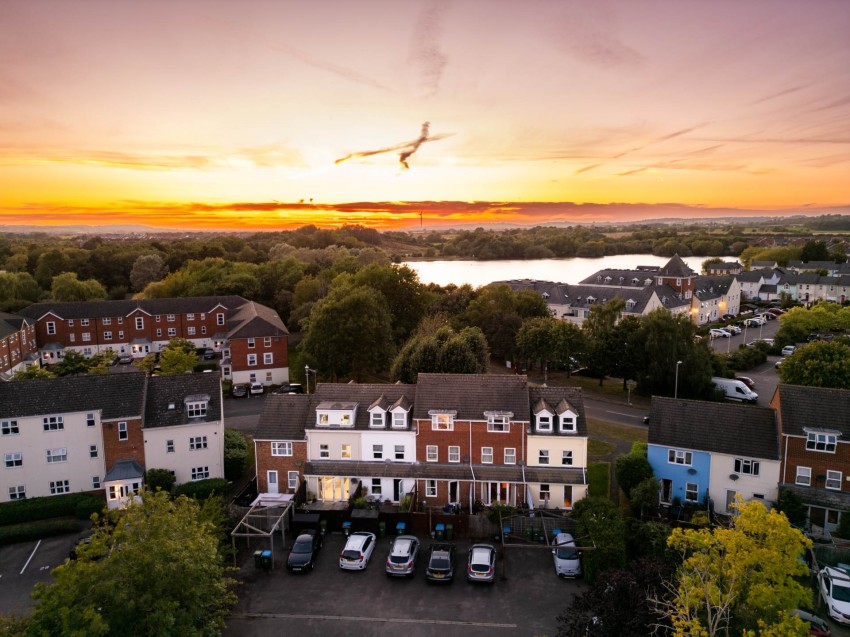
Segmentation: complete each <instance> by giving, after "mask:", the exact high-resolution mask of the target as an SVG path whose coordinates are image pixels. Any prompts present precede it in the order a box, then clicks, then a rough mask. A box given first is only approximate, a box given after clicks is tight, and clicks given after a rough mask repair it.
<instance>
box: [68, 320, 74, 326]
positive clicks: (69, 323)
mask: <svg viewBox="0 0 850 637" xmlns="http://www.w3.org/2000/svg"><path fill="white" fill-rule="evenodd" d="M68 327H74V319H68Z"/></svg>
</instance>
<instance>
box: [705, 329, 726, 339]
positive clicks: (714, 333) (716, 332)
mask: <svg viewBox="0 0 850 637" xmlns="http://www.w3.org/2000/svg"><path fill="white" fill-rule="evenodd" d="M708 335H709V336H710V337H711V338H729V337H730V336H732V333H731V332H727V331H726V330H724V329H721V328H719V327H716V328H714V329H711V330H708Z"/></svg>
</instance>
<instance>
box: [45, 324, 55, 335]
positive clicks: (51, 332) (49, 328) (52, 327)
mask: <svg viewBox="0 0 850 637" xmlns="http://www.w3.org/2000/svg"><path fill="white" fill-rule="evenodd" d="M45 325H46V326H47V335H48V336H54V335H55V334H56V322H55V321H47V323H46V324H45Z"/></svg>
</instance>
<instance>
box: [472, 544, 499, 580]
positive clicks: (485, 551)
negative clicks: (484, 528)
mask: <svg viewBox="0 0 850 637" xmlns="http://www.w3.org/2000/svg"><path fill="white" fill-rule="evenodd" d="M466 581H468V582H485V583H487V584H492V583H493V582H495V581H496V549H495V547H494V546H493V545H492V544H473V545H472V546H471V547H470V549H469V557H468V560H467V565H466Z"/></svg>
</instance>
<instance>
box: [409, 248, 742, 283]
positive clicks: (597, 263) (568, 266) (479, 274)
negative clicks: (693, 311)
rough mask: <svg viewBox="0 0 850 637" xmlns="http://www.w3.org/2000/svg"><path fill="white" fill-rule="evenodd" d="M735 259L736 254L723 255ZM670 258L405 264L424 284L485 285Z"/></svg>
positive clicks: (695, 262) (572, 279)
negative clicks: (730, 255) (731, 255)
mask: <svg viewBox="0 0 850 637" xmlns="http://www.w3.org/2000/svg"><path fill="white" fill-rule="evenodd" d="M710 258H712V257H683V258H682V260H683V261H684V262H685V263H687V264H688V266H689V267H690V268H691V269H692V270H693V271H694V272H696V273H698V274H699V273H700V271H701V270H702V262H703V261H705V260H706V259H710ZM721 258H723V259H724V260H729V261H731V260H733V257H721ZM669 260H670V258H669V257H656V256H653V255H651V254H618V255H615V256H609V257H602V258H601V259H582V258H578V257H576V258H573V259H530V260H523V259H516V260H507V261H408V262H406V263H405V265H407V266H408V267H410V268H411V269H412V270H415V271H416V272H417V273H418V274H419V280H420V281H421V282H422V283H436V284H438V285H448V284H449V283H454V284H455V285H463V284H464V283H469V284H470V285H471V286H473V287H481V286H482V285H487V284H488V283H492V282H493V281H505V280H509V279H537V280H538V281H553V282H555V283H572V284H575V283H578V282H579V281H582V280H583V279H586V278H587V277H589V276H590V275H591V274H594V273H595V272H597V271H598V270H603V269H606V268H611V269H618V270H633V269H635V268H636V267H637V266H639V265H654V266H662V265H664V264H665V263H667V262H668V261H669Z"/></svg>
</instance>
